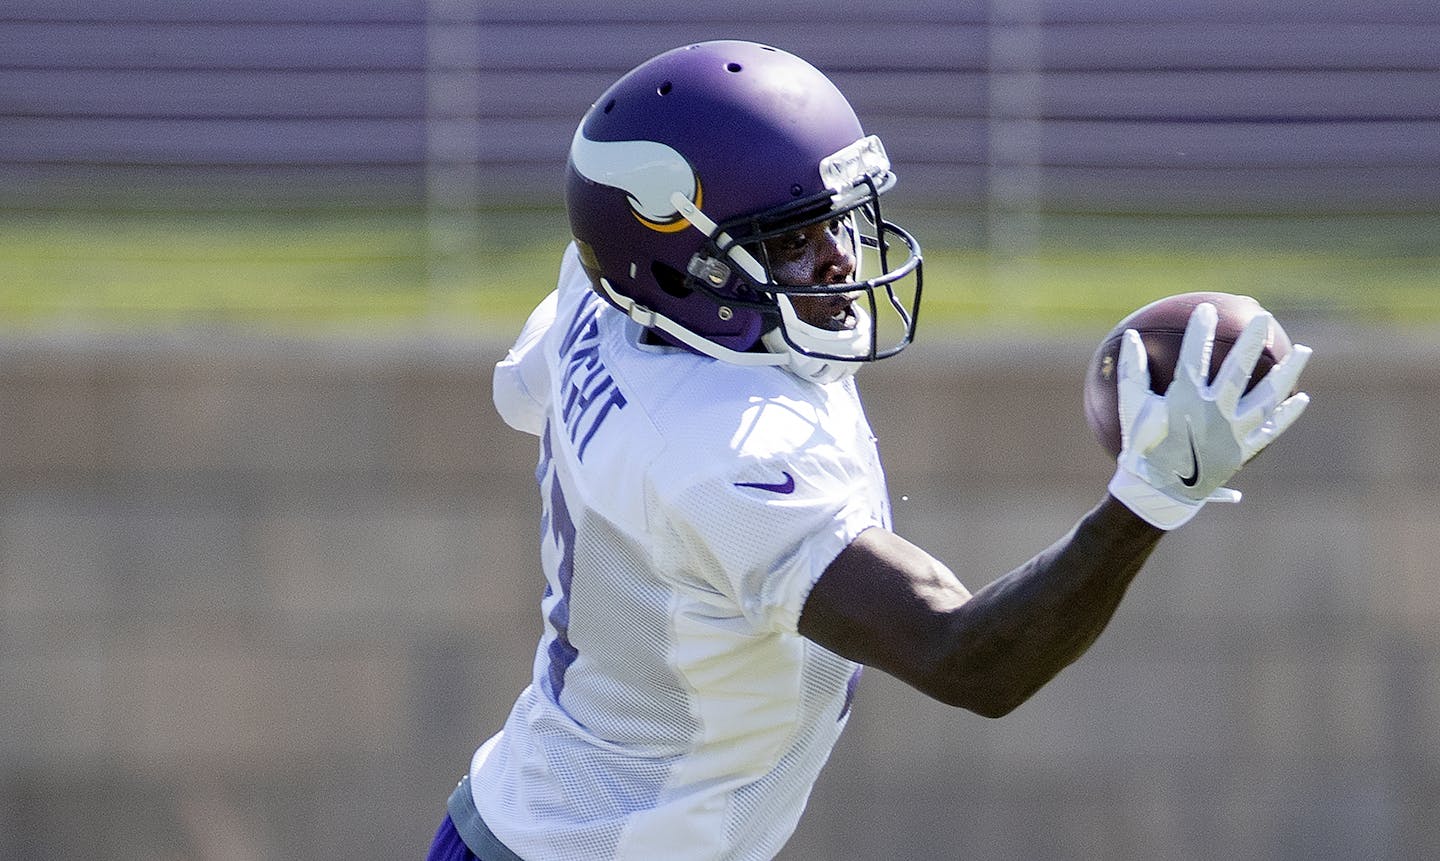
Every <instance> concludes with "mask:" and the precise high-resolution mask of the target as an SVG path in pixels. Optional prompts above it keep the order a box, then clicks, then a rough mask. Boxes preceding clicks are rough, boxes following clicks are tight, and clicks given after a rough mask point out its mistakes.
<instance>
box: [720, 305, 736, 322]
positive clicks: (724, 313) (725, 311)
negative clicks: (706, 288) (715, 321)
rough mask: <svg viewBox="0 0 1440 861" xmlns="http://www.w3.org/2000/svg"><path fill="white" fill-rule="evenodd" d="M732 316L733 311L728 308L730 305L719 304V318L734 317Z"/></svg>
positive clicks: (727, 318)
mask: <svg viewBox="0 0 1440 861" xmlns="http://www.w3.org/2000/svg"><path fill="white" fill-rule="evenodd" d="M734 316H735V312H734V311H731V310H730V306H728V305H721V306H720V319H721V320H729V319H730V318H731V317H734Z"/></svg>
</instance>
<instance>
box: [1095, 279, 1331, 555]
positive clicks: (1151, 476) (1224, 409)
mask: <svg viewBox="0 0 1440 861" xmlns="http://www.w3.org/2000/svg"><path fill="white" fill-rule="evenodd" d="M1273 320H1274V318H1273V317H1272V316H1271V315H1270V314H1269V313H1268V312H1262V313H1260V314H1257V315H1255V317H1254V319H1252V320H1251V321H1250V322H1249V323H1248V324H1246V326H1245V329H1244V330H1243V331H1242V332H1241V333H1240V337H1238V338H1236V339H1235V344H1234V345H1233V346H1232V347H1231V348H1230V352H1229V353H1228V354H1227V355H1226V356H1225V361H1224V362H1222V363H1221V364H1220V369H1219V370H1218V371H1216V372H1215V378H1214V379H1213V380H1207V379H1206V376H1207V372H1208V369H1209V367H1210V354H1211V351H1212V350H1213V348H1214V345H1215V325H1216V322H1217V315H1216V312H1215V306H1214V305H1212V304H1210V303H1208V302H1205V303H1202V304H1200V305H1198V306H1196V308H1195V310H1194V311H1193V312H1192V313H1191V315H1190V320H1189V322H1188V323H1187V324H1186V326H1185V336H1184V338H1183V339H1182V340H1181V342H1180V356H1179V360H1178V361H1177V363H1176V365H1175V378H1174V381H1173V382H1172V383H1171V384H1170V388H1169V389H1167V390H1166V392H1165V394H1164V395H1157V394H1155V393H1154V392H1152V391H1150V371H1149V368H1148V364H1147V361H1146V357H1145V347H1144V344H1143V343H1142V342H1141V340H1140V335H1139V333H1138V332H1136V331H1135V330H1134V329H1128V330H1126V332H1125V335H1124V339H1123V340H1122V342H1121V344H1120V362H1119V374H1118V379H1117V385H1118V392H1119V410H1120V441H1121V447H1120V455H1119V457H1118V458H1117V466H1116V470H1115V475H1114V477H1112V478H1111V479H1110V488H1109V489H1110V493H1111V495H1113V496H1114V497H1115V498H1116V499H1118V500H1120V501H1121V502H1123V503H1125V505H1126V506H1127V507H1128V508H1129V509H1130V510H1131V511H1133V512H1135V513H1136V514H1138V515H1139V516H1140V517H1142V518H1144V519H1145V520H1146V521H1148V522H1149V523H1151V524H1153V525H1154V526H1157V527H1159V528H1161V529H1167V530H1168V529H1175V528H1176V527H1179V526H1181V525H1183V524H1185V523H1187V522H1189V520H1190V519H1191V518H1192V517H1194V516H1195V515H1196V514H1197V513H1198V512H1199V511H1200V509H1201V507H1203V506H1204V505H1205V503H1207V502H1239V501H1240V493H1239V491H1236V490H1232V489H1230V488H1227V487H1224V484H1225V482H1227V481H1229V480H1230V478H1231V477H1232V476H1234V475H1235V473H1237V472H1239V471H1240V468H1241V467H1242V466H1244V465H1245V464H1246V463H1247V462H1248V461H1249V460H1250V459H1251V458H1253V457H1254V456H1255V455H1257V454H1259V453H1260V451H1261V450H1262V449H1264V448H1265V447H1266V446H1267V445H1269V444H1270V443H1271V442H1274V441H1275V439H1276V438H1278V437H1279V436H1280V435H1281V434H1282V433H1284V432H1285V430H1286V429H1287V428H1289V427H1290V426H1291V425H1292V424H1294V423H1295V420H1296V419H1298V418H1299V417H1300V414H1301V413H1303V412H1304V411H1305V407H1306V405H1307V404H1309V403H1310V397H1309V396H1308V395H1306V394H1305V393H1303V392H1301V393H1298V394H1294V395H1291V394H1289V393H1290V392H1292V391H1294V389H1295V385H1296V383H1297V381H1298V380H1299V378H1300V372H1301V371H1302V370H1304V368H1305V363H1306V362H1307V361H1308V360H1309V358H1310V353H1311V350H1310V348H1309V347H1306V346H1303V345H1301V344H1296V345H1294V346H1293V347H1292V348H1291V350H1290V353H1289V354H1288V355H1286V356H1285V358H1284V359H1282V360H1281V361H1280V362H1278V363H1277V364H1276V365H1275V366H1274V367H1272V368H1271V369H1270V371H1269V372H1268V373H1267V374H1266V375H1265V377H1264V379H1262V380H1261V381H1260V382H1259V383H1258V384H1257V385H1256V386H1255V388H1253V389H1251V390H1250V391H1249V392H1246V391H1245V384H1246V382H1247V381H1249V379H1250V375H1251V374H1252V373H1254V370H1255V363H1256V362H1257V361H1258V360H1259V358H1260V354H1261V352H1263V351H1264V348H1265V337H1266V334H1267V332H1268V331H1269V328H1270V325H1271V323H1272V322H1273Z"/></svg>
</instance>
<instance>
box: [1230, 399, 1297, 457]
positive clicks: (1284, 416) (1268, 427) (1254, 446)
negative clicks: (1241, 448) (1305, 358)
mask: <svg viewBox="0 0 1440 861" xmlns="http://www.w3.org/2000/svg"><path fill="white" fill-rule="evenodd" d="M1309 405H1310V396H1309V395H1307V394H1305V393H1304V392H1300V393H1298V394H1294V395H1291V396H1290V397H1288V398H1286V399H1285V400H1283V401H1281V402H1280V405H1279V406H1277V407H1275V409H1274V410H1273V411H1271V413H1270V415H1269V417H1268V418H1266V420H1265V421H1264V422H1263V423H1262V424H1261V425H1260V427H1259V428H1257V429H1256V430H1254V431H1252V432H1251V433H1249V434H1248V435H1246V437H1245V459H1246V460H1249V459H1250V458H1252V457H1254V456H1255V455H1257V454H1259V453H1260V452H1261V451H1262V450H1264V448H1265V446H1267V445H1269V444H1270V443H1272V442H1274V441H1275V439H1276V438H1277V437H1279V436H1280V435H1281V434H1283V433H1284V432H1285V431H1286V430H1288V429H1289V428H1290V426H1291V425H1293V424H1295V420H1296V419H1298V418H1300V414H1301V413H1303V412H1305V408H1306V407H1308V406H1309Z"/></svg>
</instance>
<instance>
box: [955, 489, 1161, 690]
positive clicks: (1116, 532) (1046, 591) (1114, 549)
mask: <svg viewBox="0 0 1440 861" xmlns="http://www.w3.org/2000/svg"><path fill="white" fill-rule="evenodd" d="M1162 535H1164V533H1163V532H1161V531H1160V530H1159V529H1156V528H1155V527H1153V526H1150V525H1149V524H1147V523H1145V522H1144V521H1142V520H1140V519H1139V518H1138V517H1136V516H1135V515H1133V514H1132V513H1131V512H1130V511H1129V510H1128V509H1126V508H1125V507H1124V506H1123V505H1121V504H1120V503H1118V502H1116V501H1115V499H1114V498H1113V497H1108V496H1107V497H1106V499H1105V501H1103V502H1101V503H1100V504H1099V505H1097V506H1096V507H1095V508H1094V509H1093V510H1091V511H1090V512H1089V513H1088V514H1087V515H1086V516H1085V517H1084V518H1082V519H1081V520H1080V522H1079V523H1077V524H1076V526H1075V528H1074V529H1073V530H1072V531H1071V532H1070V534H1068V535H1067V536H1065V537H1064V538H1062V539H1061V540H1060V541H1057V542H1056V543H1055V544H1054V545H1052V546H1051V547H1049V548H1048V549H1047V550H1045V551H1044V552H1042V553H1040V554H1038V555H1037V556H1035V557H1034V558H1032V559H1031V560H1030V561H1028V562H1026V563H1025V564H1024V565H1022V566H1020V567H1019V568H1017V569H1015V570H1014V571H1011V572H1010V573H1009V574H1006V575H1005V576H1003V577H1001V578H999V579H998V580H996V581H994V582H992V583H991V584H989V585H988V586H986V587H985V588H983V589H981V590H980V591H979V592H977V593H976V594H975V595H974V596H973V597H972V598H971V599H970V600H969V601H967V602H966V603H965V604H964V605H962V606H961V607H958V608H956V609H955V610H953V611H952V612H951V613H950V619H949V622H948V626H947V627H948V630H947V636H946V637H945V640H946V648H945V657H944V659H942V660H941V661H939V662H938V664H937V666H936V667H935V671H936V675H935V676H934V677H933V678H932V684H933V685H934V686H935V687H936V688H938V690H936V691H931V693H932V695H934V696H937V697H938V698H940V699H942V700H944V701H946V702H949V703H951V704H954V705H959V706H963V707H965V708H968V709H970V710H972V711H975V712H977V713H979V714H982V715H986V716H988V717H998V716H1000V715H1003V714H1005V713H1007V712H1009V711H1011V710H1012V709H1014V708H1015V707H1016V706H1018V705H1020V704H1021V703H1023V702H1024V701H1025V700H1027V699H1029V697H1030V696H1031V695H1033V694H1034V693H1035V692H1036V691H1037V690H1039V689H1040V688H1041V687H1042V686H1043V685H1044V684H1045V683H1046V682H1048V681H1049V680H1050V679H1052V678H1054V677H1055V675H1056V674H1057V673H1059V672H1060V671H1061V670H1062V669H1064V668H1065V667H1066V666H1068V665H1069V664H1071V663H1072V662H1073V661H1075V659H1076V658H1078V657H1080V655H1082V654H1084V652H1085V651H1086V650H1087V649H1088V648H1089V647H1090V645H1091V644H1092V643H1093V642H1095V639H1096V637H1098V636H1099V635H1100V632H1101V631H1103V630H1104V628H1105V626H1106V624H1108V623H1109V621H1110V618H1111V616H1112V615H1113V614H1114V612H1115V608H1116V607H1117V606H1118V605H1119V603H1120V600H1121V598H1123V597H1124V595H1125V590H1126V589H1127V587H1128V586H1129V585H1130V582H1131V580H1133V579H1134V577H1135V575H1136V574H1137V573H1138V572H1139V571H1140V568H1141V566H1143V565H1144V563H1145V560H1146V559H1147V558H1148V557H1149V555H1150V552H1151V551H1152V550H1153V549H1154V548H1155V545H1156V544H1157V543H1158V542H1159V540H1160V537H1161V536H1162Z"/></svg>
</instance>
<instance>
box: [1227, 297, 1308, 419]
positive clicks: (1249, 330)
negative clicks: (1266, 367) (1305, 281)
mask: <svg viewBox="0 0 1440 861" xmlns="http://www.w3.org/2000/svg"><path fill="white" fill-rule="evenodd" d="M1274 323H1275V318H1274V317H1273V316H1271V315H1270V312H1269V311H1261V312H1260V313H1259V314H1256V315H1255V316H1254V317H1252V318H1251V319H1250V322H1249V323H1246V324H1245V328H1244V329H1242V330H1241V331H1240V337H1238V338H1236V339H1235V343H1234V344H1233V345H1232V346H1231V347H1230V352H1229V353H1227V354H1225V361H1223V362H1221V363H1220V370H1218V371H1216V372H1215V382H1214V385H1213V386H1212V391H1213V393H1214V397H1215V403H1216V404H1217V405H1218V406H1219V407H1220V409H1221V411H1222V412H1224V413H1225V415H1227V416H1228V415H1234V414H1235V408H1236V405H1237V404H1238V403H1239V402H1240V396H1241V395H1242V394H1244V392H1245V384H1246V383H1248V382H1249V381H1250V375H1251V374H1253V373H1255V363H1256V362H1257V361H1259V360H1260V354H1261V353H1262V352H1264V350H1265V342H1266V340H1268V337H1269V335H1270V327H1271V326H1273V325H1274ZM1286 358H1289V357H1288V356H1287V357H1286ZM1267 376H1268V375H1267Z"/></svg>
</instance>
